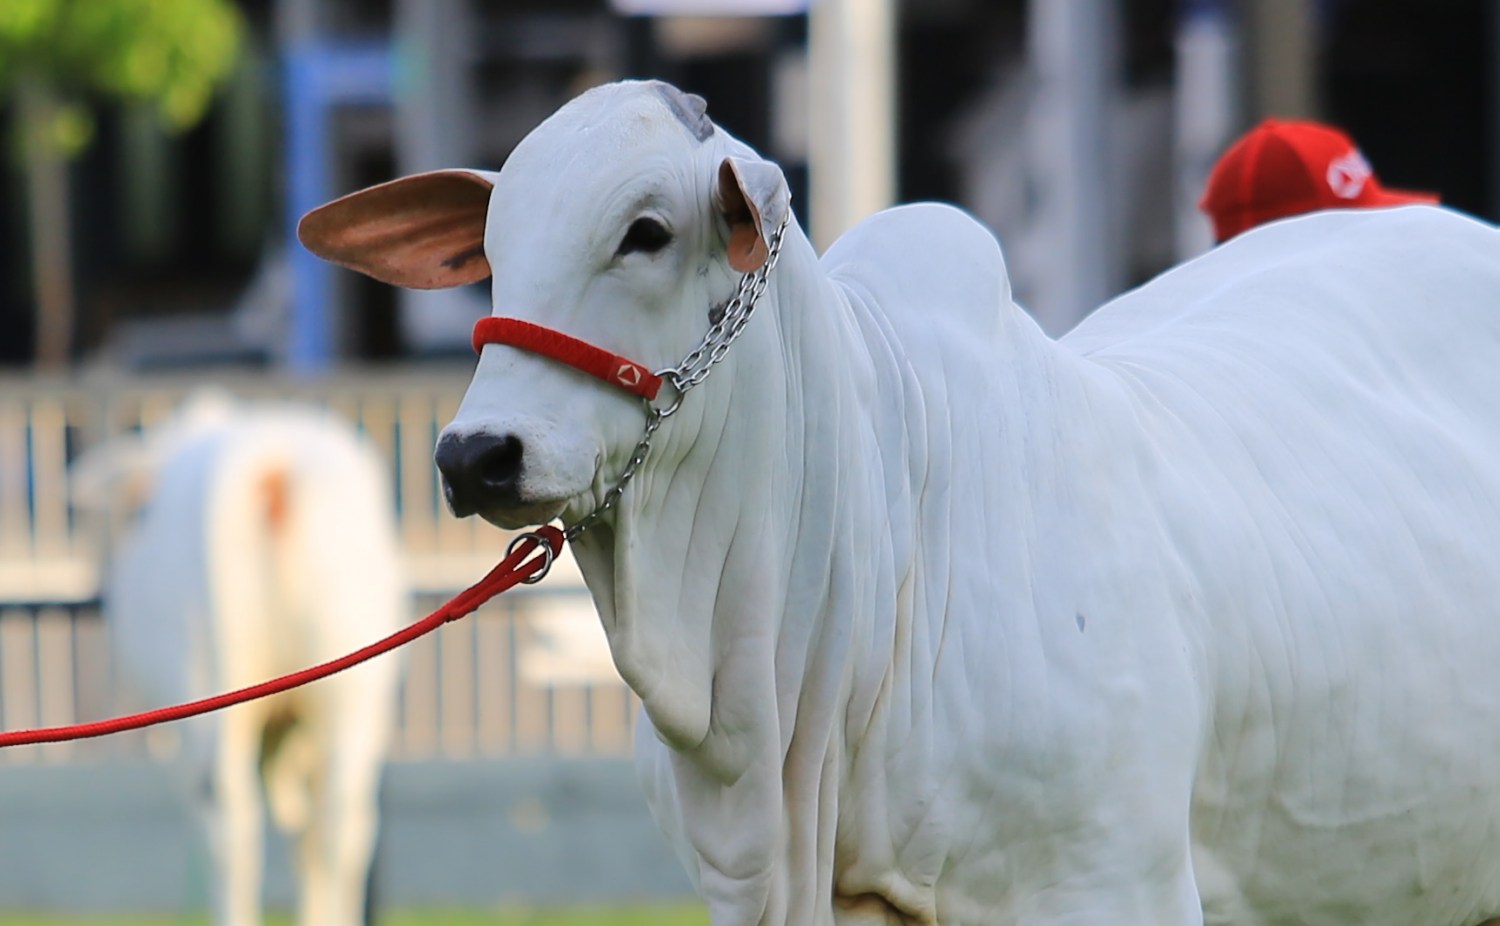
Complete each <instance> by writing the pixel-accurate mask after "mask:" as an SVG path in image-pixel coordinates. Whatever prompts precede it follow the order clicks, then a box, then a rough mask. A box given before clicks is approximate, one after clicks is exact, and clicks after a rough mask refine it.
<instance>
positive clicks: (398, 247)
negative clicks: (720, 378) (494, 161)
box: [298, 82, 788, 528]
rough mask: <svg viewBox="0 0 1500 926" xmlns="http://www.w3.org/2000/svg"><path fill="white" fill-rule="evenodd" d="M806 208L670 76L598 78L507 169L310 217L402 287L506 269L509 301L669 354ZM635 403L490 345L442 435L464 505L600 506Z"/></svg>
mask: <svg viewBox="0 0 1500 926" xmlns="http://www.w3.org/2000/svg"><path fill="white" fill-rule="evenodd" d="M787 210H788V193H787V187H786V183H785V180H784V178H783V177H782V174H781V171H780V170H779V169H778V168H777V167H776V166H775V165H774V164H771V163H770V162H767V161H764V160H761V159H760V158H758V157H756V156H755V155H754V153H753V152H751V151H750V150H749V149H748V148H746V147H745V146H744V145H742V144H741V143H739V142H737V141H735V140H734V139H733V138H730V137H729V136H727V135H726V134H725V133H723V132H722V131H716V130H715V127H714V126H713V123H711V122H710V121H709V120H708V118H707V117H706V116H705V114H704V106H703V101H702V100H701V99H699V98H698V97H694V96H689V95H687V94H683V93H682V92H680V91H678V90H676V89H675V88H672V87H670V86H668V85H666V84H661V83H657V82H645V83H637V82H627V83H621V84H611V85H608V86H604V87H600V88H597V89H595V90H592V91H590V92H589V93H586V94H584V95H583V96H581V97H579V98H578V99H576V100H574V101H573V102H571V103H569V104H568V105H567V106H565V107H564V108H563V109H562V110H560V111H559V112H558V113H556V114H555V115H554V116H552V117H551V118H550V119H548V120H547V121H546V122H544V123H542V124H541V125H540V126H539V127H538V128H536V129H535V130H534V131H533V132H531V134H530V135H528V136H527V137H526V138H525V139H524V140H523V141H522V142H521V144H520V145H519V146H517V148H516V149H515V151H514V152H513V153H512V154H511V156H510V158H509V159H508V160H507V161H506V163H505V166H504V168H503V169H502V170H501V171H500V172H499V173H487V172H481V171H468V170H446V171H437V172H434V173H426V174H419V175H416V176H411V177H405V178H402V179H400V180H395V181H392V182H390V183H385V184H382V185H380V186H375V187H371V188H369V189H365V190H361V191H359V192H357V193H353V194H350V195H348V196H345V197H344V198H342V199H339V200H336V201H334V202H332V203H329V204H327V205H325V206H322V207H320V208H318V209H316V210H314V211H313V212H311V213H309V214H308V215H307V216H306V217H305V218H304V219H303V221H302V224H301V226H300V228H299V229H298V234H299V237H300V238H301V240H302V242H303V243H304V244H305V245H306V246H307V247H308V249H309V250H311V251H313V252H314V253H316V254H318V255H319V256H322V257H324V258H326V259H328V260H331V261H334V262H336V263H339V264H342V265H344V266H346V267H351V268H353V269H355V270H358V271H361V272H363V273H366V274H368V275H370V276H372V277H374V278H376V279H378V280H382V281H385V282H387V283H391V284H393V285H397V286H407V287H414V288H424V289H433V288H441V287H450V286H460V285H463V284H467V283H474V282H478V281H481V280H483V279H485V278H486V277H492V278H493V283H492V292H493V304H494V312H495V314H496V315H500V316H509V317H514V318H520V319H523V320H525V321H529V322H533V323H536V324H539V325H543V326H546V327H549V328H553V329H556V330H559V331H561V332H565V333H567V334H569V335H571V336H573V337H575V338H579V339H581V340H584V341H587V342H590V343H592V344H595V345H598V346H600V347H602V348H605V349H606V350H609V351H611V352H614V353H618V354H621V355H624V356H626V357H632V358H635V359H637V360H639V361H640V362H642V363H644V364H647V365H654V367H655V368H661V367H666V366H669V365H671V364H672V363H674V362H676V361H677V360H678V359H679V358H681V357H682V356H683V355H684V354H685V353H687V352H688V351H689V350H690V349H692V348H693V347H694V346H695V345H696V344H697V343H698V340H699V339H700V338H701V337H702V335H703V333H704V331H705V330H706V329H707V327H708V325H709V315H710V313H711V312H712V311H713V308H714V307H715V306H718V305H722V304H723V303H724V301H725V300H726V299H727V298H728V297H729V295H730V293H731V292H732V291H733V289H734V287H735V283H736V279H737V277H738V275H739V274H742V273H746V272H751V271H754V270H755V269H757V268H759V267H760V266H761V265H762V264H763V263H764V262H765V261H766V258H767V245H768V241H769V239H770V236H771V234H772V232H773V231H774V229H775V228H776V227H777V225H778V224H779V223H780V222H781V220H782V219H783V218H784V217H785V215H786V213H787ZM632 401H633V400H632V399H631V398H630V397H629V396H628V395H625V394H623V393H617V392H616V391H614V390H611V389H609V388H607V387H605V386H602V385H601V384H599V383H598V382H596V381H593V380H589V379H587V378H585V377H583V376H582V375H581V374H579V373H578V372H576V371H574V370H572V369H569V368H568V367H566V366H563V365H560V364H558V363H555V362H553V361H550V360H548V359H546V358H543V357H538V356H535V355H532V354H528V353H524V352H522V351H519V350H517V349H515V348H511V347H505V346H491V347H487V348H485V349H484V352H483V354H482V355H481V358H480V360H479V365H478V369H477V371H476V372H475V375H474V381H473V383H472V385H471V386H470V388H469V391H468V393H467V395H466V396H465V397H464V400H463V404H462V405H461V407H460V408H459V411H458V414H457V416H456V417H455V419H454V420H453V422H452V423H451V424H449V425H448V427H447V428H446V429H444V431H443V434H442V437H441V439H440V441H439V443H438V449H437V462H438V466H439V469H440V470H441V471H442V475H443V481H444V489H445V492H446V494H447V497H448V501H449V504H450V506H451V507H452V508H453V510H454V512H455V513H456V514H459V515H461V516H462V515H469V514H476V513H477V514H479V515H481V516H483V517H484V518H486V519H487V520H489V521H491V522H493V523H495V524H497V525H500V526H502V527H508V528H516V527H522V526H526V525H531V524H538V523H542V522H546V521H549V520H551V519H553V518H555V517H558V516H562V517H563V518H564V519H565V520H576V519H578V518H580V517H582V516H584V515H585V514H587V513H588V512H589V511H590V510H592V509H593V507H594V506H595V505H596V504H597V503H598V501H599V500H600V498H601V496H602V494H603V492H604V491H605V490H607V489H608V488H609V486H610V485H611V484H612V481H613V480H614V479H615V477H616V476H617V474H618V473H619V472H620V470H621V468H622V467H623V465H624V463H625V462H626V460H627V459H628V457H629V455H630V453H631V450H632V448H633V447H634V445H635V442H636V440H637V439H638V438H639V436H640V431H641V423H642V418H641V412H640V410H639V409H638V408H634V407H632V405H631V403H632Z"/></svg>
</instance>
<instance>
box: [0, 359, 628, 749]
mask: <svg viewBox="0 0 1500 926" xmlns="http://www.w3.org/2000/svg"><path fill="white" fill-rule="evenodd" d="M201 384H202V380H201V379H200V378H188V377H155V378H149V379H147V378H122V377H100V378H96V379H88V380H82V381H79V380H62V379H57V380H39V379H33V378H24V379H23V378H10V379H6V378H0V725H3V727H4V728H6V729H12V728H16V727H22V726H35V725H38V724H46V725H51V724H62V723H72V722H75V721H78V720H87V719H93V718H97V717H101V716H104V715H106V714H109V713H112V712H115V711H117V710H119V709H121V708H122V707H123V706H128V701H129V699H128V695H127V693H125V692H123V691H122V690H121V687H120V686H119V685H118V684H117V682H116V679H115V677H114V673H113V671H112V669H111V662H110V656H109V653H110V647H109V641H108V628H107V627H106V626H105V625H104V622H103V621H102V620H100V617H99V612H98V608H97V605H96V599H97V597H98V593H99V580H100V567H101V564H102V562H103V551H104V549H105V546H106V541H107V538H108V536H109V531H110V529H111V526H110V525H109V524H108V523H106V522H105V521H104V520H103V519H99V518H85V517H80V516H78V514H77V513H76V512H75V511H74V508H73V505H72V497H71V489H70V486H69V484H68V480H67V466H68V464H69V463H70V462H71V461H72V460H74V459H75V458H76V457H77V456H78V455H79V453H81V452H82V451H83V450H85V449H87V448H88V447H91V446H93V445H95V444H97V443H98V442H100V441H103V440H105V439H107V438H108V437H110V436H113V435H117V434H121V433H124V432H127V431H131V430H136V429H140V428H143V427H149V426H150V425H151V424H153V423H154V422H156V421H159V420H160V419H161V418H163V417H164V416H165V415H166V414H168V413H169V412H170V411H171V410H172V409H173V408H175V407H176V406H177V404H178V403H179V402H181V400H182V399H183V398H184V397H185V396H186V395H187V394H188V393H189V392H191V391H192V389H194V388H195V387H197V386H199V385H201ZM215 385H216V386H220V387H223V388H226V389H228V390H229V391H231V392H233V393H234V394H236V395H239V396H242V397H245V398H248V399H289V400H297V401H301V402H307V403H310V404H314V405H318V406H321V407H325V408H327V409H329V410H330V411H331V412H334V413H337V414H339V415H341V416H343V417H344V418H346V419H348V420H350V421H353V422H354V423H355V424H356V425H357V426H358V427H359V428H360V429H361V430H362V431H363V432H364V433H365V434H367V435H368V436H369V437H370V439H371V440H372V442H373V443H374V444H375V445H376V446H377V447H379V448H380V450H381V452H382V453H383V455H384V456H385V458H386V459H387V461H388V462H389V466H390V471H391V473H392V476H393V485H394V492H395V497H394V498H393V499H392V503H393V505H394V506H395V509H396V512H397V516H398V521H399V524H400V530H401V541H402V548H403V552H404V555H405V558H406V561H407V574H408V575H409V576H411V577H412V578H413V582H414V584H415V591H416V602H415V603H414V605H413V612H414V613H413V617H415V616H417V613H419V612H418V609H420V613H425V611H426V610H428V609H430V608H431V607H435V606H436V605H437V604H438V603H439V602H440V601H441V600H442V599H443V598H445V597H447V596H448V595H450V594H452V593H453V592H455V591H457V590H458V589H460V588H462V587H464V586H465V585H467V584H469V583H470V582H472V581H474V580H475V579H477V578H478V577H479V576H480V575H482V574H483V573H484V572H485V571H486V570H487V569H488V568H489V567H490V566H492V565H493V564H494V562H495V561H496V559H497V558H498V557H499V556H500V555H502V554H503V551H504V549H505V546H506V543H507V542H508V540H509V535H507V534H506V533H505V532H503V531H500V530H498V529H496V528H494V527H492V526H490V525H488V524H485V523H483V522H479V521H477V520H476V519H469V520H466V521H459V520H457V519H454V518H452V517H451V516H449V515H448V514H447V513H446V511H445V510H444V507H443V502H442V493H441V490H440V484H439V482H438V477H437V473H436V469H435V467H434V466H433V464H432V447H433V444H434V442H435V441H436V438H437V433H438V431H439V430H440V429H441V427H442V425H443V424H444V423H445V422H446V421H447V420H448V419H449V418H451V417H452V415H453V413H454V412H455V410H456V409H457V407H458V401H459V398H460V394H461V389H462V386H463V376H462V374H460V373H456V372H454V371H452V370H442V371H430V370H429V371H424V370H401V371H397V372H394V373H393V372H390V371H380V372H351V373H343V374H340V375H338V376H335V377H331V378H328V379H321V380H308V381H288V380H284V379H280V378H270V377H264V376H251V375H237V376H233V377H229V378H224V377H216V379H215ZM602 646H603V642H602V631H600V630H599V627H598V620H597V618H596V617H595V616H594V613H593V608H592V606H591V604H590V602H589V600H588V596H587V592H586V591H585V590H584V589H583V586H582V583H581V581H580V579H579V577H578V574H577V570H576V567H574V566H573V564H572V561H571V560H570V559H567V558H564V559H563V560H561V561H560V562H559V564H558V566H557V568H555V569H554V570H553V572H552V574H551V575H549V576H548V578H547V579H546V580H545V581H544V582H543V583H541V584H540V585H538V586H536V587H535V588H534V589H532V588H527V589H525V590H519V589H518V590H515V591H512V592H510V593H508V594H506V595H505V596H502V598H500V599H498V600H496V601H493V602H491V603H490V604H488V605H486V606H485V607H483V608H481V609H480V610H479V611H478V612H476V613H475V614H474V615H473V616H471V617H469V618H467V619H465V620H463V621H460V622H457V623H454V624H449V625H447V626H445V627H444V628H442V629H441V630H439V631H438V632H437V633H435V634H433V635H431V636H429V637H427V638H425V639H423V640H420V641H418V642H417V643H415V644H414V645H412V646H410V647H408V648H407V652H406V654H405V656H404V658H405V660H406V672H405V676H406V678H405V682H404V685H403V690H402V693H401V709H400V712H399V721H398V729H397V731H396V748H395V752H396V755H397V756H398V757H401V758H411V759H425V758H436V757H452V758H464V757H479V756H504V755H551V754H557V755H589V754H597V755H623V754H627V753H628V752H629V749H630V740H631V724H632V721H633V717H634V714H635V701H634V698H633V696H632V695H631V694H630V692H629V690H628V689H627V688H626V687H625V686H624V685H623V684H622V683H620V681H619V680H618V678H617V677H615V676H614V675H613V673H612V671H611V670H610V669H609V667H608V665H607V661H606V660H604V659H603V658H602V649H601V648H602ZM174 748H175V742H174V736H173V734H172V732H171V731H170V729H169V730H166V731H154V732H153V731H146V732H142V733H139V734H126V735H121V736H115V737H110V738H108V739H107V740H103V741H94V742H86V743H77V744H57V745H54V746H48V747H42V748H40V749H34V750H12V751H10V754H9V755H3V754H0V762H70V761H85V760H90V759H94V758H99V757H105V756H109V757H113V756H119V755H121V754H133V755H142V754H146V755H162V754H170V752H171V751H172V750H173V749H174Z"/></svg>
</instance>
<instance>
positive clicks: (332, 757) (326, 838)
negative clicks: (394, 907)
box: [298, 715, 386, 926]
mask: <svg viewBox="0 0 1500 926" xmlns="http://www.w3.org/2000/svg"><path fill="white" fill-rule="evenodd" d="M351 718H352V719H356V720H358V721H361V722H357V723H354V724H353V725H352V728H350V727H346V728H343V729H340V730H338V731H334V732H333V734H332V735H331V736H329V737H328V738H326V739H324V740H323V741H322V743H323V745H324V748H325V749H326V750H327V753H326V754H325V755H323V756H321V757H320V759H321V768H322V774H320V775H318V776H317V783H316V786H315V790H314V798H313V809H312V815H311V817H310V819H309V820H308V827H307V830H306V831H305V833H304V834H303V836H302V839H301V841H300V844H299V846H298V857H299V862H300V870H301V876H302V895H301V903H300V908H299V912H298V922H299V923H300V924H302V926H363V924H364V922H365V909H364V907H365V888H366V879H367V877H368V875H369V870H370V862H371V858H372V856H373V854H374V849H375V832H376V826H377V821H378V807H377V797H378V790H379V784H380V769H381V763H382V761H383V759H384V752H385V733H386V731H385V730H384V729H381V730H379V731H374V730H371V729H370V728H369V727H368V726H367V725H366V724H365V723H363V720H364V718H360V717H359V716H358V715H351ZM346 719H347V718H346Z"/></svg>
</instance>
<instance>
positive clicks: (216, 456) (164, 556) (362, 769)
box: [73, 394, 408, 926]
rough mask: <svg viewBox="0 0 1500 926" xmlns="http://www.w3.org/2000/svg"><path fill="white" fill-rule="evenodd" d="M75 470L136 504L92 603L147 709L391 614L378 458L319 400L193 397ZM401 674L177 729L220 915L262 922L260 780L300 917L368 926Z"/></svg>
mask: <svg viewBox="0 0 1500 926" xmlns="http://www.w3.org/2000/svg"><path fill="white" fill-rule="evenodd" d="M73 480H74V486H75V496H76V497H77V499H78V500H79V504H80V505H82V506H84V507H104V506H108V505H119V504H126V505H130V506H132V507H134V506H135V505H137V504H138V505H139V514H138V516H137V518H136V520H135V522H134V524H133V525H132V526H131V527H130V528H129V529H128V530H127V531H126V532H125V536H124V537H122V538H121V541H120V543H119V544H118V545H117V546H116V548H115V550H114V555H113V556H112V557H111V560H112V561H111V563H110V569H109V574H108V577H107V579H106V580H105V587H104V592H103V598H104V608H105V616H106V619H107V621H108V624H109V628H110V635H111V639H112V641H113V646H114V648H115V653H116V659H117V662H118V665H119V669H120V671H121V673H122V675H123V677H124V680H125V685H126V686H127V687H128V688H129V689H132V690H133V691H134V693H135V694H138V695H139V696H142V697H144V698H146V699H148V700H149V701H150V702H151V703H152V704H153V705H164V704H168V703H175V702H179V701H184V700H188V699H191V698H197V697H202V696H204V695H208V694H212V693H216V692H218V691H222V690H227V689H231V688H238V687H241V686H244V685H249V684H253V683H255V682H259V681H263V680H265V679H268V678H271V677H273V676H276V675H280V674H283V673H285V672H288V671H292V670H296V669H300V668H303V667H305V666H309V665H312V664H314V663H317V662H321V661H324V660H327V659H330V658H333V657H336V656H339V655H342V654H344V653H346V652H349V651H350V650H353V649H356V648H357V647H359V646H361V645H364V644H366V643H369V642H371V641H373V640H375V639H377V638H378V637H380V636H383V635H385V634H387V633H390V632H392V631H394V630H396V629H397V628H398V627H399V626H400V624H401V623H402V621H403V620H404V618H405V616H406V610H407V605H408V590H407V588H406V586H405V583H404V580H403V578H402V576H401V569H400V562H399V559H398V551H397V537H396V528H395V519H394V514H393V511H392V504H391V500H392V494H391V490H390V487H389V482H388V477H387V474H386V472H385V470H384V465H383V462H382V460H381V459H380V458H379V457H378V455H377V454H376V452H375V450H374V449H373V448H372V447H371V446H369V445H368V444H367V443H366V442H365V441H364V440H363V439H362V438H361V437H360V436H359V435H358V434H357V433H356V432H355V431H354V430H353V429H352V428H351V427H350V426H349V425H347V424H345V423H343V422H341V421H338V420H337V419H335V418H333V417H332V416H330V415H328V414H325V413H323V412H321V411H319V410H317V409H311V408H300V407H295V406H291V405H269V404H259V405H250V404H244V403H239V402H236V401H235V400H233V399H231V398H229V397H227V396H223V395H220V394H202V395H199V396H197V397H195V398H194V399H192V400H190V401H189V402H188V403H187V404H186V405H185V406H184V407H183V408H182V409H181V410H179V411H178V413H177V414H176V415H175V416H174V417H173V418H172V419H171V420H169V421H168V422H166V423H165V424H163V425H161V426H158V427H154V428H152V429H149V430H148V431H147V432H146V433H145V434H143V435H139V436H128V437H122V438H118V439H116V440H114V441H111V442H109V443H107V444H104V445H102V446H100V447H98V448H95V449H94V450H91V451H90V452H89V453H87V454H85V455H84V456H83V457H82V458H81V459H80V460H79V461H78V463H77V464H75V466H74V469H73ZM398 678H399V671H398V661H397V660H396V659H395V658H389V657H388V658H384V659H378V660H375V661H373V662H371V663H367V664H365V665H363V666H359V667H356V668H355V669H352V670H350V671H347V672H344V673H342V674H340V675H337V676H335V677H333V678H331V679H329V680H326V681H322V682H318V683H315V684H313V685H311V686H308V687H306V688H302V689H298V690H296V691H291V692H287V693H286V694H283V695H279V696H277V697H274V698H268V699H264V700H261V701H256V702H252V703H249V704H245V705H242V706H239V707H235V708H231V709H229V710H226V711H223V712H220V713H217V714H213V715H209V716H207V717H200V718H196V719H194V720H191V721H187V722H185V723H184V724H182V725H181V726H180V729H181V730H182V734H183V750H182V753H183V761H182V764H183V767H184V770H185V771H186V772H187V777H188V780H189V781H190V782H192V783H193V785H194V790H195V792H196V794H197V797H198V798H199V801H200V804H201V811H202V814H203V817H204V821H205V823H206V825H207V830H208V836H209V840H210V843H211V845H212V847H213V852H214V856H215V861H216V868H217V883H216V885H215V887H216V890H215V923H217V924H219V926H251V924H257V926H258V924H259V923H260V922H261V911H260V906H261V870H262V864H263V832H262V820H263V810H262V793H263V792H262V786H264V795H265V797H266V799H267V801H268V803H269V805H270V810H271V816H272V819H273V820H274V822H275V823H276V825H277V826H278V828H280V829H281V830H283V831H284V832H286V833H287V834H288V835H289V836H292V837H294V838H295V840H296V842H295V856H294V858H295V865H296V869H297V876H298V882H299V893H300V896H299V902H298V907H299V910H298V922H299V923H301V924H303V926H314V924H316V926H356V924H361V923H363V922H364V919H365V915H364V903H365V885H366V878H367V874H368V871H369V867H370V862H371V857H372V854H373V849H374V843H375V835H376V828H377V790H378V785H379V779H380V770H381V765H382V763H383V761H384V757H385V754H386V750H387V743H388V740H389V734H390V730H391V727H392V722H393V714H394V708H395V696H396V686H397V683H398Z"/></svg>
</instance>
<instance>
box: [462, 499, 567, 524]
mask: <svg viewBox="0 0 1500 926" xmlns="http://www.w3.org/2000/svg"><path fill="white" fill-rule="evenodd" d="M566 505H567V502H566V501H548V502H533V503H531V504H529V505H515V506H513V507H507V508H491V509H489V510H487V511H481V512H479V516H480V517H481V518H484V519H485V520H486V521H488V522H490V523H491V524H493V525H495V526H496V527H499V528H502V529H504V530H508V531H515V530H521V529H522V528H526V527H536V526H537V525H540V524H546V523H547V522H548V521H552V520H554V519H556V518H557V516H558V515H560V514H562V511H563V508H564V507H565V506H566Z"/></svg>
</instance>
